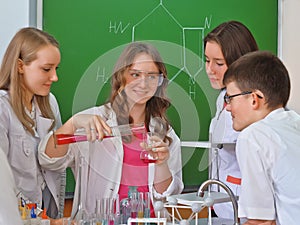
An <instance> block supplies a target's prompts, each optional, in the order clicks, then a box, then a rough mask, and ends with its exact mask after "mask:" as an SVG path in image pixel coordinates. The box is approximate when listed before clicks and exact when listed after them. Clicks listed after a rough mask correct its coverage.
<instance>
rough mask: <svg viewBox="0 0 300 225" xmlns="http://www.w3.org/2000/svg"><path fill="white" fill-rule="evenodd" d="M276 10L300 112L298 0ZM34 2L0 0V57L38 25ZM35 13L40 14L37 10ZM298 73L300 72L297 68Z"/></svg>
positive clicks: (284, 0) (286, 0) (283, 1)
mask: <svg viewBox="0 0 300 225" xmlns="http://www.w3.org/2000/svg"><path fill="white" fill-rule="evenodd" d="M278 1H279V6H280V12H279V15H280V16H279V28H280V32H279V44H278V48H279V57H280V58H281V59H282V60H283V62H284V63H285V65H286V67H287V69H288V70H289V73H290V77H291V82H292V91H291V98H290V102H289V104H288V107H289V108H291V109H294V110H296V111H297V112H298V113H300V100H298V98H299V97H300V88H299V87H300V75H298V74H297V73H298V71H299V69H298V68H299V67H298V65H300V57H299V54H300V29H299V28H300V14H299V12H300V0H278ZM37 3H38V4H39V5H41V3H42V0H9V1H8V0H0V6H1V7H0V21H1V26H0V60H2V56H3V54H4V51H5V49H6V47H7V45H8V43H9V41H10V39H11V38H12V36H13V35H14V34H15V33H16V31H17V30H19V29H20V28H21V27H24V26H38V27H41V24H39V22H40V21H39V19H38V20H36V17H37V12H36V5H37ZM38 16H40V15H39V14H38ZM299 73H300V72H299Z"/></svg>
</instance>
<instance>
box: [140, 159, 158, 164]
mask: <svg viewBox="0 0 300 225" xmlns="http://www.w3.org/2000/svg"><path fill="white" fill-rule="evenodd" d="M142 161H143V162H144V163H155V162H156V161H157V159H142Z"/></svg>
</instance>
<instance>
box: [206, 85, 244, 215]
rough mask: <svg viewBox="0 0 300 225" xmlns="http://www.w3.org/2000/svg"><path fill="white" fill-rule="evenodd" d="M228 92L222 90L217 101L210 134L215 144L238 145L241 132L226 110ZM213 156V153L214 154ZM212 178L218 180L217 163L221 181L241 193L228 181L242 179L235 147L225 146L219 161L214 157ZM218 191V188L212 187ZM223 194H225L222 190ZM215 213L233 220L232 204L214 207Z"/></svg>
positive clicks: (219, 154)
mask: <svg viewBox="0 0 300 225" xmlns="http://www.w3.org/2000/svg"><path fill="white" fill-rule="evenodd" d="M225 93H226V90H225V89H224V90H222V91H221V92H220V94H219V96H218V99H217V111H216V115H215V117H214V118H213V119H212V121H211V124H210V133H211V134H212V142H213V143H236V140H237V137H238V134H239V132H236V131H235V130H234V129H233V128H232V118H231V114H230V112H228V111H226V109H225V108H224V95H225ZM212 155H213V153H212ZM211 160H212V174H211V176H212V178H217V163H216V162H217V161H218V166H219V180H220V181H222V182H224V183H225V184H226V185H227V186H229V188H231V190H232V191H233V193H234V194H235V195H237V196H238V195H239V193H240V185H237V184H234V183H231V182H228V181H227V178H228V176H230V177H234V178H238V179H240V178H241V173H240V169H239V165H238V162H237V159H236V152H235V145H231V146H224V147H223V148H221V149H219V150H218V159H217V158H216V157H214V156H213V157H212V159H211ZM212 190H214V191H216V190H217V187H216V186H215V185H213V186H212ZM220 191H221V192H225V191H224V190H223V189H222V188H220ZM214 211H215V212H216V214H217V215H218V217H221V218H227V219H233V208H232V204H231V203H221V204H215V205H214Z"/></svg>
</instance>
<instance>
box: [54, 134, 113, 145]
mask: <svg viewBox="0 0 300 225" xmlns="http://www.w3.org/2000/svg"><path fill="white" fill-rule="evenodd" d="M55 136H56V137H55V139H56V140H55V141H56V144H57V145H65V144H71V143H75V142H81V141H87V136H86V135H76V134H56V135H55ZM109 137H113V136H104V138H109Z"/></svg>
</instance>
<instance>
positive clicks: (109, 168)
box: [39, 106, 183, 215]
mask: <svg viewBox="0 0 300 225" xmlns="http://www.w3.org/2000/svg"><path fill="white" fill-rule="evenodd" d="M81 113H85V114H97V115H100V116H101V117H102V118H104V119H105V120H106V123H107V124H108V125H109V126H116V125H117V120H116V114H115V113H114V112H113V111H112V110H111V109H110V110H108V111H105V107H104V106H100V107H94V108H91V109H88V110H86V111H84V112H81ZM152 123H153V120H151V122H150V126H151V129H152V128H153V124H152ZM168 135H169V136H170V137H171V138H172V139H173V142H172V144H171V145H170V147H169V150H170V158H169V160H168V164H169V168H170V170H171V173H172V176H173V181H172V183H171V185H170V186H169V188H168V189H167V190H166V191H165V192H164V193H163V194H159V193H157V192H156V191H155V190H154V188H153V179H154V164H149V170H148V171H149V173H148V175H149V176H148V178H149V179H148V186H149V191H150V192H151V195H152V200H153V197H154V198H157V199H161V198H163V197H166V196H167V195H171V194H179V193H180V192H181V191H182V190H183V182H182V164H181V148H180V141H179V138H178V137H177V135H176V134H175V132H174V130H173V129H170V130H169V133H168ZM50 136H51V134H49V135H48V136H46V137H45V138H44V139H43V140H42V142H41V144H40V146H39V160H40V163H41V165H42V166H43V167H44V168H47V169H51V170H63V169H65V168H66V167H71V168H72V170H73V173H74V174H75V179H76V183H77V184H79V183H81V185H76V187H75V193H74V201H73V210H72V215H73V214H74V213H75V212H76V209H77V207H78V204H79V201H80V199H79V198H80V194H81V199H82V203H83V206H84V208H85V209H86V210H87V211H88V212H89V213H94V212H95V205H96V200H97V199H101V198H103V197H113V196H116V194H117V193H118V191H119V185H120V181H121V175H122V162H123V154H124V151H123V146H122V140H121V138H120V137H113V138H107V139H104V140H103V141H101V142H98V141H96V142H94V143H89V142H80V143H74V144H70V145H69V150H68V153H67V154H66V155H65V156H64V157H61V158H49V157H48V156H47V155H46V154H45V147H46V144H47V141H48V138H49V137H50ZM80 156H82V157H83V159H84V160H83V166H82V174H83V175H82V176H81V182H80V176H79V163H80ZM80 188H81V189H82V190H81V191H80Z"/></svg>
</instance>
